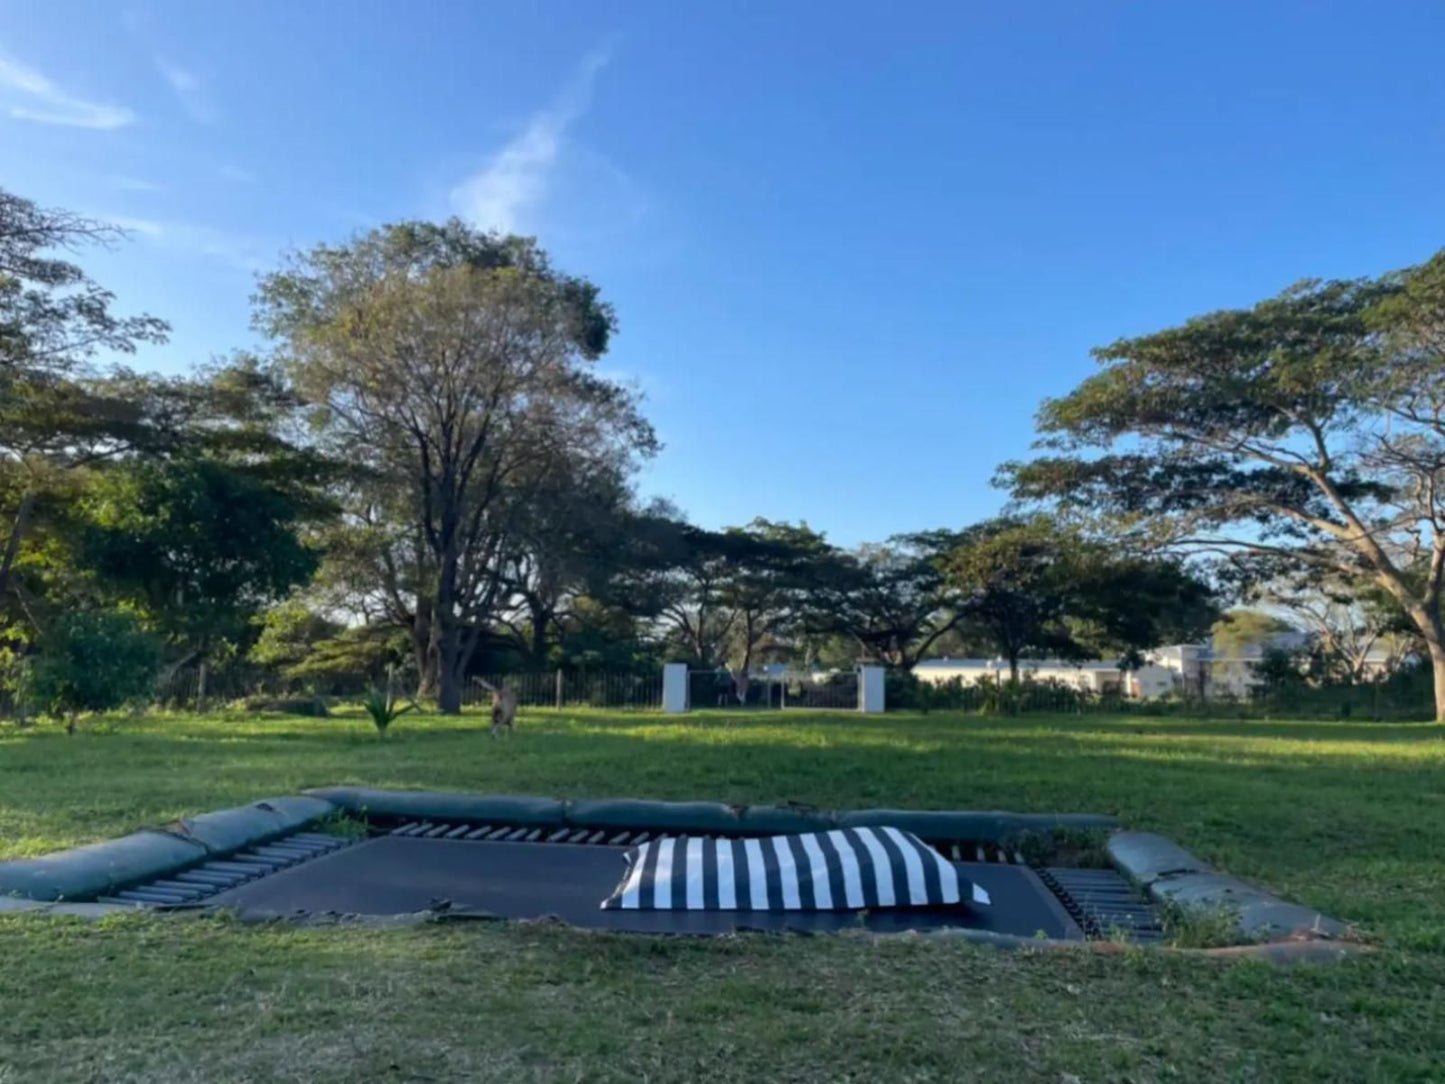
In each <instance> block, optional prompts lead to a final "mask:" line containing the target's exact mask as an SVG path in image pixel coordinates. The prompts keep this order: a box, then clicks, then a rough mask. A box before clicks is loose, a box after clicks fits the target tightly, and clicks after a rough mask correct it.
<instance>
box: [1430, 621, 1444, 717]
mask: <svg viewBox="0 0 1445 1084" xmlns="http://www.w3.org/2000/svg"><path fill="white" fill-rule="evenodd" d="M1430 667H1431V669H1432V670H1434V671H1435V721H1436V722H1437V723H1445V645H1442V644H1441V643H1440V642H1439V641H1431V643H1430Z"/></svg>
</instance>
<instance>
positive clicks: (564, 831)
mask: <svg viewBox="0 0 1445 1084" xmlns="http://www.w3.org/2000/svg"><path fill="white" fill-rule="evenodd" d="M571 833H572V829H570V828H558V829H557V830H556V831H555V832H553V833H552V834H551V835H550V836H548V837H547V842H548V843H559V842H561V841H562V839H564V838H565V837H566V836H569V835H571Z"/></svg>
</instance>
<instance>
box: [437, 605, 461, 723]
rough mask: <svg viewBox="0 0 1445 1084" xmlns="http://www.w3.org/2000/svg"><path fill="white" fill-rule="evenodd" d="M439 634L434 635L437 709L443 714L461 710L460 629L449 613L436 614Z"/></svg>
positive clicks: (459, 712)
mask: <svg viewBox="0 0 1445 1084" xmlns="http://www.w3.org/2000/svg"><path fill="white" fill-rule="evenodd" d="M437 627H438V628H439V629H440V630H441V635H440V636H438V637H436V645H437V651H436V667H437V710H438V711H440V712H441V713H442V714H443V715H460V714H461V711H462V671H463V670H464V669H465V668H466V667H465V664H464V663H463V661H462V658H461V654H462V651H461V647H462V644H461V641H462V630H461V628H460V627H459V625H458V624H457V621H456V618H454V617H453V616H452V615H450V614H438V615H437Z"/></svg>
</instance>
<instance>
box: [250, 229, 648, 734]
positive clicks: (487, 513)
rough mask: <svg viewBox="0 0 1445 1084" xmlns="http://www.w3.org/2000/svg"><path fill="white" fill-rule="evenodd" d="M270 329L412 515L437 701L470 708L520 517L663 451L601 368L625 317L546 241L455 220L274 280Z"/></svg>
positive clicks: (397, 505) (347, 443)
mask: <svg viewBox="0 0 1445 1084" xmlns="http://www.w3.org/2000/svg"><path fill="white" fill-rule="evenodd" d="M256 318H257V324H258V326H259V327H260V328H261V329H262V330H263V331H265V332H266V333H267V334H268V335H270V336H271V337H272V338H273V339H274V341H275V342H276V344H277V348H278V353H279V355H280V357H281V358H282V360H283V362H284V364H285V366H286V368H287V371H288V372H289V373H290V375H291V376H292V378H293V379H294V381H295V383H296V386H297V388H298V389H299V390H300V392H301V393H302V395H303V396H305V397H306V398H307V399H308V400H309V401H310V402H311V403H312V404H313V405H314V407H315V419H316V421H317V424H318V427H319V430H318V431H319V433H320V434H321V437H322V439H324V440H325V441H326V442H327V443H328V444H329V446H331V447H333V448H335V449H336V450H337V451H338V452H341V453H342V454H344V455H345V456H346V457H347V458H348V459H350V460H351V461H353V462H355V463H357V464H358V465H360V466H362V467H364V468H366V469H367V470H368V471H369V473H370V474H371V476H372V477H374V478H375V479H376V480H377V481H376V483H375V489H376V492H377V493H379V494H380V495H381V496H382V497H383V498H384V504H385V506H386V507H387V508H388V509H391V510H395V511H398V512H403V513H404V515H405V518H404V519H403V520H401V521H400V522H399V523H397V524H396V527H397V529H399V530H405V531H407V532H408V533H409V537H408V539H407V543H406V553H407V558H408V560H415V561H416V562H417V564H416V569H415V572H416V578H415V579H416V582H415V583H414V584H413V585H412V586H413V587H414V589H415V590H416V591H417V596H416V599H415V609H416V611H417V616H418V618H419V620H421V621H422V622H423V623H424V625H425V628H426V634H427V637H428V643H427V649H426V650H427V659H428V661H429V665H430V666H432V667H434V668H435V672H436V685H437V688H436V693H437V700H438V702H439V705H440V707H441V709H442V710H443V711H445V712H456V711H459V710H460V708H461V700H462V688H463V681H464V677H465V673H466V670H467V667H468V665H469V663H470V661H471V659H472V657H473V655H474V653H475V651H476V649H477V646H478V644H479V642H480V641H481V639H482V638H483V636H485V635H487V634H488V633H489V631H490V629H491V628H492V625H493V622H494V621H495V619H496V617H497V615H498V610H499V607H500V606H501V604H502V603H503V601H504V599H505V597H506V593H507V569H506V562H505V560H504V557H505V554H506V552H507V542H508V539H509V537H510V536H511V534H512V533H513V531H514V530H515V529H516V526H517V523H518V519H519V515H520V511H521V510H522V509H524V508H525V507H526V506H527V504H528V502H529V500H530V499H531V498H532V496H533V495H534V494H536V493H539V492H541V491H542V490H543V489H544V488H545V487H546V486H547V484H548V482H549V480H550V479H552V478H554V477H555V476H556V475H557V473H558V472H559V471H566V470H572V469H574V468H575V466H576V464H577V463H579V462H584V463H585V462H589V461H594V462H596V461H608V462H613V463H618V464H621V465H622V468H623V469H624V470H627V469H630V467H631V464H632V463H633V462H634V460H635V458H636V457H637V456H638V455H639V454H646V453H649V452H650V451H651V450H652V449H653V447H654V443H655V442H654V437H653V434H652V431H651V429H650V428H649V426H648V425H647V423H646V421H645V420H644V419H643V418H642V417H641V415H640V413H639V412H638V406H637V401H636V397H635V395H634V394H633V393H631V392H630V391H629V390H627V389H626V388H624V387H622V386H620V385H618V384H616V383H614V382H612V381H609V380H607V379H604V378H602V377H600V376H598V375H597V374H596V373H595V372H594V371H593V370H592V367H591V365H590V363H591V362H594V361H595V360H596V359H597V358H599V357H600V356H601V355H602V353H603V352H604V351H605V350H606V349H607V345H608V342H609V339H610V337H611V335H612V332H613V329H614V319H613V314H612V310H611V309H610V307H609V306H607V305H606V304H605V303H604V302H603V301H602V300H601V299H600V297H599V294H598V291H597V288H596V287H595V286H593V285H592V284H591V283H590V282H588V281H587V280H585V279H582V278H578V277H575V276H572V275H567V274H564V273H562V272H560V271H557V270H556V269H554V268H553V267H552V265H551V264H550V262H549V261H548V259H547V256H546V254H545V253H544V252H543V251H542V250H541V249H540V248H538V247H537V245H536V244H535V242H533V241H531V240H530V239H526V238H519V237H501V236H497V235H492V234H483V233H478V232H476V231H475V230H472V229H470V228H469V227H467V226H466V225H464V224H463V223H461V222H459V221H456V220H453V221H451V222H447V223H445V224H441V225H433V224H428V223H415V222H414V223H403V224H400V225H394V226H387V227H383V228H380V229H377V230H374V231H372V232H371V233H369V234H366V235H364V236H362V237H360V238H357V239H355V240H354V241H352V242H350V243H348V244H346V245H341V246H327V245H322V246H318V247H316V248H314V249H312V250H310V251H309V252H305V253H301V254H299V255H297V256H295V257H294V258H293V259H292V260H291V261H290V263H289V264H288V265H287V266H286V267H284V268H283V269H282V270H280V271H277V272H275V273H273V274H270V275H267V276H265V277H263V279H262V281H261V285H260V289H259V292H258V295H257V316H256Z"/></svg>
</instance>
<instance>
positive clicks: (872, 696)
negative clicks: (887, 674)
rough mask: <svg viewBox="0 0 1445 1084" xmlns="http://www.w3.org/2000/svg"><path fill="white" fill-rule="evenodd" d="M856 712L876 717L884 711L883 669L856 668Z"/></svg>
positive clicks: (872, 667) (870, 667)
mask: <svg viewBox="0 0 1445 1084" xmlns="http://www.w3.org/2000/svg"><path fill="white" fill-rule="evenodd" d="M858 710H859V711H861V712H863V713H864V714H865V715H878V714H881V713H882V711H883V710H884V697H883V667H881V666H860V667H858Z"/></svg>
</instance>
